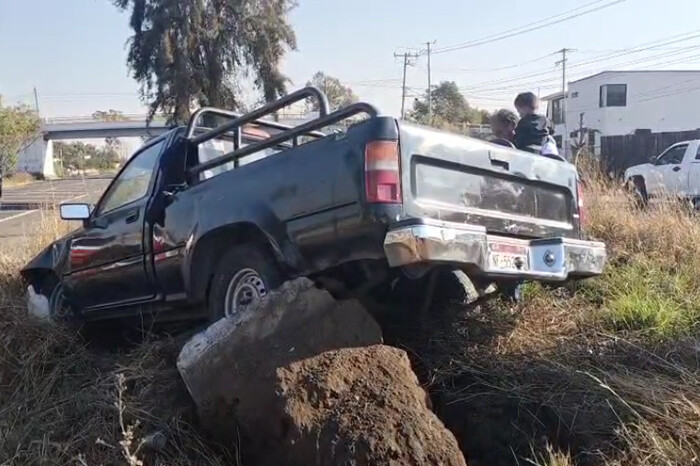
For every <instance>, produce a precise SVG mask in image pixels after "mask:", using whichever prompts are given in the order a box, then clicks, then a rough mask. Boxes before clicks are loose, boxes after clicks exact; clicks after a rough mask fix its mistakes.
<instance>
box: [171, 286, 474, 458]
mask: <svg viewBox="0 0 700 466" xmlns="http://www.w3.org/2000/svg"><path fill="white" fill-rule="evenodd" d="M381 343H382V335H381V330H380V328H379V325H378V324H377V323H376V322H375V321H374V319H373V318H372V317H371V316H370V315H369V313H368V312H367V311H366V310H365V309H364V308H363V307H362V306H361V305H360V304H359V303H358V302H357V301H344V302H336V301H335V300H334V299H333V298H332V297H331V296H330V295H329V294H328V293H327V292H326V291H322V290H319V289H317V288H316V287H315V286H314V285H313V283H311V282H310V281H309V280H306V279H299V280H295V281H292V282H288V283H286V284H285V285H284V286H283V287H282V288H281V289H280V290H278V291H276V292H273V293H270V294H269V295H268V296H266V297H265V298H264V299H263V300H261V302H259V303H257V304H255V305H252V306H251V307H249V308H247V309H246V310H245V312H244V313H242V314H241V315H240V316H237V318H235V319H223V320H221V321H219V322H217V323H215V324H214V325H212V326H211V327H209V328H208V329H207V330H206V331H205V332H202V333H200V334H198V335H197V336H195V337H194V338H193V339H192V340H190V341H189V342H188V343H187V344H186V345H185V347H184V348H183V349H182V351H181V353H180V357H179V358H178V369H179V370H180V373H181V375H182V377H183V379H184V380H185V383H186V385H187V387H188V390H189V391H190V393H191V395H192V397H193V399H194V400H195V403H196V404H197V406H198V410H199V413H200V419H201V420H202V422H203V424H204V425H206V426H207V427H208V429H209V430H210V431H211V432H212V433H214V434H215V435H216V436H217V437H219V438H220V439H221V440H222V441H223V442H224V443H230V442H236V443H238V442H239V441H240V438H242V441H241V444H242V445H243V453H244V463H246V464H289V465H304V466H305V465H308V464H316V465H326V464H327V465H332V464H357V465H363V464H406V465H411V464H448V465H449V464H464V459H463V457H462V456H461V453H460V452H459V449H458V447H457V443H456V441H455V439H454V437H452V435H451V434H449V432H447V430H446V429H445V428H444V427H443V426H442V424H441V423H440V421H439V420H438V419H437V418H436V417H435V416H434V415H433V414H432V413H431V412H430V411H429V409H428V408H427V406H426V395H425V392H424V391H423V390H422V389H421V387H420V385H419V384H418V380H417V378H416V375H415V374H414V373H413V372H412V370H411V368H410V364H409V361H408V358H407V356H406V355H405V353H403V352H402V351H400V350H394V349H390V348H388V347H382V346H379V345H380V344H381Z"/></svg>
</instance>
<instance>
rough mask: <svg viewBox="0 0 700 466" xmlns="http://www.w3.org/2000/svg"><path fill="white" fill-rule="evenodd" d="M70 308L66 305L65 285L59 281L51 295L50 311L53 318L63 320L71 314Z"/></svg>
mask: <svg viewBox="0 0 700 466" xmlns="http://www.w3.org/2000/svg"><path fill="white" fill-rule="evenodd" d="M69 312H70V310H69V309H68V307H67V306H66V299H65V296H64V294H63V286H62V285H61V284H60V283H58V284H57V285H56V286H55V287H54V288H53V291H51V296H50V297H49V313H50V315H51V317H52V318H53V319H57V320H63V319H66V318H67V317H68V315H69Z"/></svg>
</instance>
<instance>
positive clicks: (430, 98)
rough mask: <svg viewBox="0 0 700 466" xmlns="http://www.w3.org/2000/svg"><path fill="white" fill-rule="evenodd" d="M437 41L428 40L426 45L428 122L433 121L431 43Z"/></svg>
mask: <svg viewBox="0 0 700 466" xmlns="http://www.w3.org/2000/svg"><path fill="white" fill-rule="evenodd" d="M434 43H435V41H433V42H426V43H425V45H426V47H427V48H428V123H429V124H432V123H433V83H432V74H431V70H430V45H431V44H434Z"/></svg>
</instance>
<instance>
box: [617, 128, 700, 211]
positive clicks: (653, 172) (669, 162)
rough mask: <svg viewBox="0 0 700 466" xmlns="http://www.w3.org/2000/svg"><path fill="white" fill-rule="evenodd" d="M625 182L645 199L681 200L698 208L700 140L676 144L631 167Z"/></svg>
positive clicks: (699, 194)
mask: <svg viewBox="0 0 700 466" xmlns="http://www.w3.org/2000/svg"><path fill="white" fill-rule="evenodd" d="M625 180H626V181H627V182H628V183H630V184H631V185H633V186H634V187H635V189H636V190H637V192H638V194H639V195H640V196H641V197H642V198H644V200H647V199H648V198H649V197H664V196H671V197H680V198H683V199H688V200H689V201H691V202H692V204H693V206H694V207H695V208H700V139H696V140H692V141H683V142H679V143H676V144H674V145H672V146H671V147H669V148H668V149H666V150H665V151H664V152H662V153H661V154H660V155H659V156H657V157H655V158H654V159H653V160H652V161H651V162H650V163H645V164H642V165H636V166H633V167H630V168H629V169H627V171H626V172H625Z"/></svg>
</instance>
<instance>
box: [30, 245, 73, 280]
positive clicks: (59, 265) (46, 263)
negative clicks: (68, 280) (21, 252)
mask: <svg viewBox="0 0 700 466" xmlns="http://www.w3.org/2000/svg"><path fill="white" fill-rule="evenodd" d="M67 257H68V240H66V239H60V240H58V241H56V242H54V243H51V244H50V245H49V246H48V247H47V248H46V249H44V250H43V251H41V252H40V253H39V254H37V255H36V256H35V257H34V258H33V259H32V260H30V261H29V262H28V263H27V265H25V266H24V267H23V268H22V270H20V274H21V275H22V278H24V279H25V280H27V279H29V278H30V277H31V275H32V274H33V273H34V272H37V271H42V272H43V271H51V272H53V273H55V274H56V275H57V276H58V277H60V276H62V275H63V274H64V272H65V270H66V267H67Z"/></svg>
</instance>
